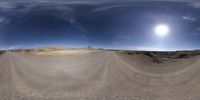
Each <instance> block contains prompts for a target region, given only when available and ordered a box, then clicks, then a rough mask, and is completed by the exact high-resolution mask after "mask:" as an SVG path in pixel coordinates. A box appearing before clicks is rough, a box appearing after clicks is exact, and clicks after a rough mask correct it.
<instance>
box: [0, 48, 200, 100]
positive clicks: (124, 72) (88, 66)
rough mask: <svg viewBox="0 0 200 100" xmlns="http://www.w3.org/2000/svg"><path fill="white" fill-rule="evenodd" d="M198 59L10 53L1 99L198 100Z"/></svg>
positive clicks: (2, 70)
mask: <svg viewBox="0 0 200 100" xmlns="http://www.w3.org/2000/svg"><path fill="white" fill-rule="evenodd" d="M199 72H200V56H192V57H188V58H180V59H177V58H176V59H165V60H164V61H162V62H161V63H155V62H153V61H152V57H150V56H147V55H145V54H126V53H119V52H113V51H98V52H91V53H86V54H81V55H74V56H36V55H28V54H21V53H12V52H7V53H5V54H3V55H1V57H0V99H6V100H198V99H199V98H200V94H199V93H200V85H199V84H200V73H199Z"/></svg>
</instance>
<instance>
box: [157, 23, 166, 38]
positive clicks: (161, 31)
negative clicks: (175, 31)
mask: <svg viewBox="0 0 200 100" xmlns="http://www.w3.org/2000/svg"><path fill="white" fill-rule="evenodd" d="M155 33H156V35H157V36H160V37H164V36H166V35H168V33H169V27H168V26H167V25H164V24H160V25H157V26H156V27H155Z"/></svg>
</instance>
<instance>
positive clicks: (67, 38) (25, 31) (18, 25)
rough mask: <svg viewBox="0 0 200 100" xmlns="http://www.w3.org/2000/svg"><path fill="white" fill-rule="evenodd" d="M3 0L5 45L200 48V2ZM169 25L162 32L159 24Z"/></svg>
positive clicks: (1, 41) (0, 15) (0, 21)
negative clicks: (164, 31) (164, 32)
mask: <svg viewBox="0 0 200 100" xmlns="http://www.w3.org/2000/svg"><path fill="white" fill-rule="evenodd" d="M28 1H29V2H26V1H21V2H16V1H14V0H7V1H3V0H2V1H1V2H0V49H16V48H32V47H40V46H56V45H62V46H67V47H87V46H88V45H90V46H92V47H95V48H109V49H125V50H155V51H168V50H193V49H200V3H199V2H187V1H126V2H125V1H124V2H122V1H118V2H116V1H115V2H114V1H109V2H98V0H95V2H91V0H90V1H86V0H85V1H78V0H76V1H75V2H72V1H70V2H66V1H63V0H58V1H56V0H55V1H52V0H51V1H44V0H43V1H42V0H32V1H31V0H28ZM161 25H162V26H165V27H166V28H167V32H166V34H165V35H162V34H161V33H162V32H163V29H162V28H161V29H160V30H161V32H160V33H159V32H157V31H156V28H158V27H159V26H161Z"/></svg>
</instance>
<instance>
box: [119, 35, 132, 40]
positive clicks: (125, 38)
mask: <svg viewBox="0 0 200 100" xmlns="http://www.w3.org/2000/svg"><path fill="white" fill-rule="evenodd" d="M116 38H118V39H123V40H131V39H132V38H131V37H130V36H125V35H124V36H117V37H116Z"/></svg>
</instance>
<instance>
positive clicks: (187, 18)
mask: <svg viewBox="0 0 200 100" xmlns="http://www.w3.org/2000/svg"><path fill="white" fill-rule="evenodd" d="M182 18H183V19H184V20H186V21H190V22H194V21H196V20H197V18H194V17H192V16H191V15H187V16H182Z"/></svg>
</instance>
